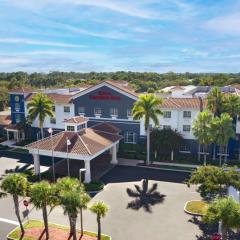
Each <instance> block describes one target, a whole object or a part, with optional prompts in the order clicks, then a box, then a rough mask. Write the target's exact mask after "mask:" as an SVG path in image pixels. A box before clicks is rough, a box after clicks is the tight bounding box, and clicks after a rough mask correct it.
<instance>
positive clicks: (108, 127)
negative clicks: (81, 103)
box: [91, 122, 121, 134]
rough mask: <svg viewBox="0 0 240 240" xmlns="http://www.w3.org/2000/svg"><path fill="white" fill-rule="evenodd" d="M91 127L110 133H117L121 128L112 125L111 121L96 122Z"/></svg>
mask: <svg viewBox="0 0 240 240" xmlns="http://www.w3.org/2000/svg"><path fill="white" fill-rule="evenodd" d="M91 128H92V129H94V130H96V131H101V132H107V133H111V134H118V133H119V132H121V129H119V128H118V127H116V126H114V125H113V124H112V123H108V122H101V123H98V124H96V125H94V126H92V127H91Z"/></svg>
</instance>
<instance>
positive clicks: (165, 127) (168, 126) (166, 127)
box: [163, 125, 171, 129]
mask: <svg viewBox="0 0 240 240" xmlns="http://www.w3.org/2000/svg"><path fill="white" fill-rule="evenodd" d="M163 129H171V126H170V125H163Z"/></svg>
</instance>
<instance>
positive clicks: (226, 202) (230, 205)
mask: <svg viewBox="0 0 240 240" xmlns="http://www.w3.org/2000/svg"><path fill="white" fill-rule="evenodd" d="M203 221H204V222H206V223H210V224H213V223H218V222H221V224H222V239H223V240H227V239H228V231H229V230H230V229H234V228H239V227H240V204H239V203H237V202H236V201H235V200H234V199H233V198H232V197H228V198H222V199H221V198H220V199H216V200H215V201H214V202H212V203H211V204H210V206H209V207H208V210H207V213H206V215H205V216H204V217H203Z"/></svg>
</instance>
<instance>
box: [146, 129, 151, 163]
mask: <svg viewBox="0 0 240 240" xmlns="http://www.w3.org/2000/svg"><path fill="white" fill-rule="evenodd" d="M149 163H150V127H149V125H148V127H147V161H146V165H149Z"/></svg>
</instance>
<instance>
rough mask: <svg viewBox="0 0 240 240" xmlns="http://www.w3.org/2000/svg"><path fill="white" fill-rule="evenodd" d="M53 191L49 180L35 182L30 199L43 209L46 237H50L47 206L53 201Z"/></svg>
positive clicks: (38, 207) (37, 207)
mask: <svg viewBox="0 0 240 240" xmlns="http://www.w3.org/2000/svg"><path fill="white" fill-rule="evenodd" d="M53 199H54V198H53V191H52V188H51V185H50V184H49V183H48V182H47V181H42V182H39V183H36V184H34V185H33V186H32V187H31V189H30V201H31V202H32V203H33V204H34V206H35V207H36V209H42V215H43V222H44V227H45V232H46V239H49V230H48V214H47V206H48V205H50V204H51V203H52V202H53Z"/></svg>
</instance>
